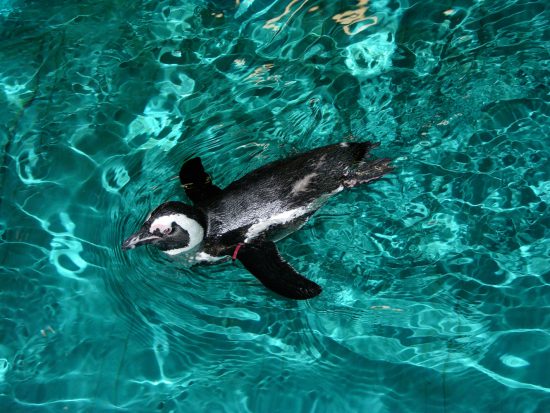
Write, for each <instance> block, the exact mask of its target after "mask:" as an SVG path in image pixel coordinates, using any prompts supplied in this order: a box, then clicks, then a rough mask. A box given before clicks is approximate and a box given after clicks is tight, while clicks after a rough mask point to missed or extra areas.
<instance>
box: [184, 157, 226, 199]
mask: <svg viewBox="0 0 550 413" xmlns="http://www.w3.org/2000/svg"><path fill="white" fill-rule="evenodd" d="M179 178H180V182H181V185H182V186H183V188H184V189H185V193H186V195H187V196H188V197H189V199H190V200H191V201H192V202H193V203H194V204H195V205H205V204H207V203H209V202H210V201H212V200H213V199H215V198H217V197H218V196H219V195H221V193H222V190H221V189H220V188H218V187H217V186H216V185H214V184H213V183H212V179H211V178H210V175H208V174H207V173H206V171H205V170H204V167H203V166H202V161H201V158H198V157H197V158H193V159H190V160H188V161H187V162H185V163H184V164H183V165H182V167H181V169H180V173H179Z"/></svg>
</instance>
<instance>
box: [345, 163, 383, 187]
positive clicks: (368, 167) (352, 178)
mask: <svg viewBox="0 0 550 413" xmlns="http://www.w3.org/2000/svg"><path fill="white" fill-rule="evenodd" d="M390 162H391V159H389V158H382V159H376V160H373V161H367V160H363V161H361V162H359V163H358V164H357V166H356V167H355V168H354V171H353V172H352V173H351V174H349V175H348V176H346V177H345V178H344V182H343V184H344V186H345V187H346V188H353V187H354V186H357V185H362V184H368V183H371V182H374V181H376V180H378V179H380V178H382V177H383V176H384V175H385V174H387V173H389V172H391V171H393V169H394V167H393V166H392V165H390Z"/></svg>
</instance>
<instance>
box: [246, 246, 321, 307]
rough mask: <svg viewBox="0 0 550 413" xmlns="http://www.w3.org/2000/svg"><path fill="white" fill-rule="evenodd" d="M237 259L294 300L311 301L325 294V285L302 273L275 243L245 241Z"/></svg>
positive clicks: (269, 286) (263, 282)
mask: <svg viewBox="0 0 550 413" xmlns="http://www.w3.org/2000/svg"><path fill="white" fill-rule="evenodd" d="M237 251H238V254H237V258H238V259H239V261H241V262H242V263H243V265H244V267H245V268H246V269H247V270H248V271H250V273H251V274H252V275H253V276H254V277H256V278H257V279H258V280H260V282H261V283H262V284H263V285H264V286H266V287H267V288H269V289H270V290H271V291H273V292H275V293H277V294H279V295H282V296H283V297H286V298H292V299H294V300H307V299H309V298H313V297H315V296H317V295H319V294H321V291H322V288H321V287H320V286H319V285H317V284H316V283H314V282H313V281H310V280H308V279H307V278H305V277H304V276H302V275H300V274H298V273H297V272H296V271H295V270H294V268H292V267H291V266H290V265H289V264H288V263H287V262H286V261H284V260H283V258H282V257H281V256H280V255H279V252H278V251H277V247H276V246H275V244H274V243H273V242H270V241H264V242H260V243H252V244H243V245H242V246H241V247H240V249H239V250H237Z"/></svg>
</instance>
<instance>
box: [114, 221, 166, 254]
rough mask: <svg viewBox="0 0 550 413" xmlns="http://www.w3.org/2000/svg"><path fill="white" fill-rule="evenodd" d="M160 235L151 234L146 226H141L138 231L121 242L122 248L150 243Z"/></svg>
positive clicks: (129, 248) (132, 247)
mask: <svg viewBox="0 0 550 413" xmlns="http://www.w3.org/2000/svg"><path fill="white" fill-rule="evenodd" d="M157 239H160V237H158V236H155V235H151V234H150V233H149V230H148V229H147V228H146V227H142V228H141V229H140V230H139V231H138V232H136V233H135V234H133V235H130V236H129V237H128V238H127V239H126V240H125V241H124V242H123V243H122V249H123V250H132V249H134V248H135V247H139V246H140V245H145V244H151V243H152V242H154V241H155V240H157Z"/></svg>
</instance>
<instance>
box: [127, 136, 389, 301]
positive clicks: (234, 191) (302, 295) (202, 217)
mask: <svg viewBox="0 0 550 413" xmlns="http://www.w3.org/2000/svg"><path fill="white" fill-rule="evenodd" d="M376 146H377V145H376V144H372V143H370V142H358V143H340V144H335V145H329V146H324V147H321V148H317V149H313V150H311V151H309V152H306V153H303V154H299V155H296V156H293V157H290V158H287V159H282V160H279V161H276V162H272V163H270V164H267V165H264V166H262V167H261V168H259V169H256V170H254V171H252V172H250V173H249V174H247V175H245V176H243V177H242V178H240V179H238V180H236V181H235V182H233V183H231V184H230V185H229V186H228V187H226V188H225V189H223V190H222V189H220V188H218V187H217V186H215V185H213V184H212V182H211V179H210V176H209V175H208V174H207V173H206V172H205V171H204V168H203V166H202V163H201V160H200V158H193V159H191V160H189V161H187V162H186V163H185V164H184V165H183V166H182V168H181V170H180V174H179V177H180V181H181V183H182V186H183V187H184V189H185V191H186V194H187V196H188V197H189V198H190V199H191V201H192V202H193V204H194V206H189V205H186V204H184V203H181V202H174V201H171V202H166V203H164V204H162V205H160V206H159V207H158V208H156V209H155V210H154V211H153V212H152V213H151V215H150V216H149V218H148V219H147V220H146V221H145V223H144V224H143V226H142V227H141V229H140V230H139V231H138V232H137V233H135V234H134V235H132V236H130V237H129V238H128V239H127V240H126V241H124V243H123V245H122V247H123V248H124V249H132V248H135V247H137V246H139V245H144V244H152V245H154V246H156V247H158V248H159V249H161V250H163V251H164V252H166V253H167V254H169V255H179V254H191V255H192V256H193V258H194V260H196V261H198V262H212V261H215V260H218V259H224V258H228V257H232V258H233V259H238V260H239V261H241V263H242V264H243V265H244V267H245V268H246V269H247V270H249V271H250V272H251V273H252V274H253V275H254V276H255V277H256V278H258V279H259V280H260V281H261V282H262V283H263V284H264V285H265V286H266V287H267V288H269V289H271V290H273V291H275V292H276V293H278V294H280V295H283V296H285V297H288V298H293V299H308V298H312V297H315V296H316V295H318V294H320V293H321V287H320V286H319V285H317V284H316V283H314V282H312V281H310V280H308V279H307V278H305V277H303V276H301V275H300V274H298V273H297V272H296V271H295V270H294V269H293V268H292V267H291V266H290V265H289V264H288V263H286V262H285V261H284V260H283V259H282V258H281V256H280V255H279V253H278V251H277V248H276V246H275V244H274V242H275V241H278V240H279V239H281V238H283V237H285V236H286V235H288V234H290V233H292V232H293V231H295V230H297V229H298V228H300V227H301V226H302V225H303V224H305V222H306V221H307V220H308V219H309V217H310V216H311V215H312V214H313V213H314V212H315V211H316V210H317V209H319V207H321V206H322V205H323V203H324V202H326V200H328V198H330V197H331V196H332V195H334V194H336V193H338V192H340V191H342V190H343V189H345V188H351V187H354V186H357V185H360V184H367V183H370V182H372V181H375V180H377V179H379V178H380V177H382V176H383V175H384V174H386V173H388V172H390V171H391V170H392V167H391V166H390V165H389V163H390V160H389V159H378V160H371V159H369V151H370V150H371V149H372V148H374V147H376Z"/></svg>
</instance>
